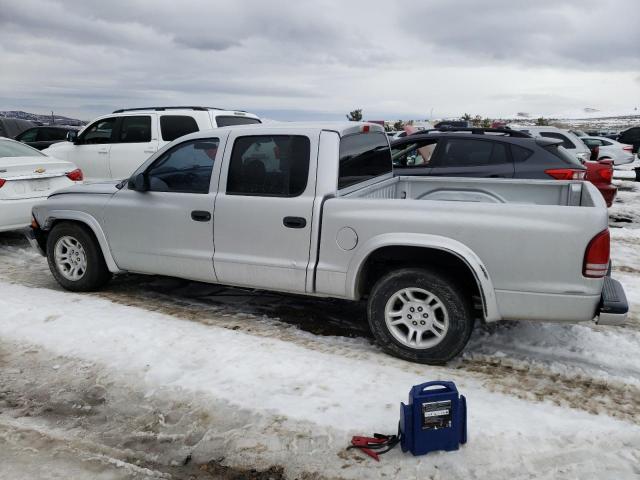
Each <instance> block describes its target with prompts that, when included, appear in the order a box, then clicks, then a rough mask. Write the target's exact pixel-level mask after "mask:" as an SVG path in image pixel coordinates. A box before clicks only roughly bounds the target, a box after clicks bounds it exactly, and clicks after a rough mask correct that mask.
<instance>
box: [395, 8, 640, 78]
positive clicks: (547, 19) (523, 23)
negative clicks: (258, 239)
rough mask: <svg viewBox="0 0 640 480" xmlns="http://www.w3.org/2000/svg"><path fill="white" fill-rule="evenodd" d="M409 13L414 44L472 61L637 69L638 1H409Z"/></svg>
mask: <svg viewBox="0 0 640 480" xmlns="http://www.w3.org/2000/svg"><path fill="white" fill-rule="evenodd" d="M408 8H409V11H410V12H412V14H411V15H410V16H408V21H407V26H408V28H409V30H410V31H411V32H412V34H413V36H414V37H415V38H416V39H418V40H419V41H420V42H421V43H423V44H426V45H428V46H430V47H432V48H434V49H441V50H444V51H446V52H449V53H454V54H457V55H460V56H462V57H464V58H465V59H468V60H471V61H472V62H487V61H495V62H504V63H512V64H513V63H517V64H521V65H524V66H540V65H550V66H559V67H563V68H581V69H603V68H607V69H614V70H622V71H624V70H627V71H628V70H631V69H634V68H636V69H637V68H638V67H640V46H639V45H640V28H638V19H640V3H639V2H637V1H633V0H631V1H624V0H609V1H606V2H602V1H597V0H565V1H562V2H559V1H556V0H537V1H535V2H524V1H520V2H517V1H516V2H514V1H511V0H493V1H490V2H478V1H475V0H459V1H456V2H416V1H413V2H411V1H409V3H408Z"/></svg>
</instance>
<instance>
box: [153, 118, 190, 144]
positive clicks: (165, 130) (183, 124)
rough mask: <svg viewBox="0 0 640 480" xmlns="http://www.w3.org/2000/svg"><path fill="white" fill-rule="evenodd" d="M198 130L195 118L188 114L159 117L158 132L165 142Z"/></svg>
mask: <svg viewBox="0 0 640 480" xmlns="http://www.w3.org/2000/svg"><path fill="white" fill-rule="evenodd" d="M198 130H199V128H198V124H197V122H196V120H195V118H193V117H190V116H189V115H162V116H161V117H160V134H161V135H162V139H163V140H165V141H167V142H171V141H173V140H175V139H176V138H180V137H182V136H184V135H188V134H189V133H193V132H197V131H198Z"/></svg>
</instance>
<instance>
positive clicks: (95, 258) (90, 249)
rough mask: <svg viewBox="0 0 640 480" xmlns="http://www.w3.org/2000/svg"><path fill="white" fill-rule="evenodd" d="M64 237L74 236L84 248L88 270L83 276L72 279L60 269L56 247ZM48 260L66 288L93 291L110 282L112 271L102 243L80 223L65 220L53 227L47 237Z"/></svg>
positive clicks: (77, 290) (76, 290)
mask: <svg viewBox="0 0 640 480" xmlns="http://www.w3.org/2000/svg"><path fill="white" fill-rule="evenodd" d="M62 237H72V238H73V239H75V240H77V242H78V243H79V244H80V245H81V246H82V248H83V249H84V254H85V255H86V270H85V271H84V273H83V275H82V277H81V278H79V279H77V280H70V279H69V278H67V277H65V276H64V274H63V273H62V272H61V271H60V270H59V269H58V266H57V265H56V261H55V254H54V251H55V247H56V244H57V242H58V240H60V239H61V238H62ZM47 261H48V263H49V269H50V270H51V273H52V274H53V276H54V277H55V279H56V281H57V282H58V283H59V284H60V285H62V287H64V288H65V289H66V290H71V291H73V292H91V291H94V290H98V289H100V288H101V287H103V286H104V285H106V284H107V282H109V280H110V279H111V272H110V271H109V269H108V268H107V264H106V263H105V261H104V257H103V256H102V251H101V250H100V245H98V241H97V240H96V238H95V236H94V235H93V232H92V231H91V230H90V229H89V228H88V227H86V226H84V225H82V224H79V223H71V222H64V223H59V224H57V225H55V226H54V227H53V229H52V230H51V232H50V233H49V236H48V238H47Z"/></svg>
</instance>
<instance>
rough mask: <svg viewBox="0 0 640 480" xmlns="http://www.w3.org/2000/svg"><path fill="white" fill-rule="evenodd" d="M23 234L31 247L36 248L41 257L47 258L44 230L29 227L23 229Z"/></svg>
mask: <svg viewBox="0 0 640 480" xmlns="http://www.w3.org/2000/svg"><path fill="white" fill-rule="evenodd" d="M22 233H23V234H24V236H25V237H27V240H28V241H29V243H30V244H31V246H32V247H33V248H35V249H36V250H37V251H38V252H39V253H40V255H42V256H43V257H46V256H47V253H46V252H45V250H44V245H46V239H45V238H44V235H43V233H42V230H40V229H36V228H32V227H28V228H25V229H23V230H22Z"/></svg>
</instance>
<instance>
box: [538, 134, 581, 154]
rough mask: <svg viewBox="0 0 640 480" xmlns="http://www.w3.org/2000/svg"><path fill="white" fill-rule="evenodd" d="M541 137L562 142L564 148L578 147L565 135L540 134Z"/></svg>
mask: <svg viewBox="0 0 640 480" xmlns="http://www.w3.org/2000/svg"><path fill="white" fill-rule="evenodd" d="M540 136H541V137H545V138H555V139H556V140H562V146H563V147H564V148H568V149H574V150H575V148H576V146H575V145H574V144H573V142H572V141H571V140H569V139H568V138H567V137H566V136H565V135H562V134H561V133H556V132H540Z"/></svg>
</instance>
